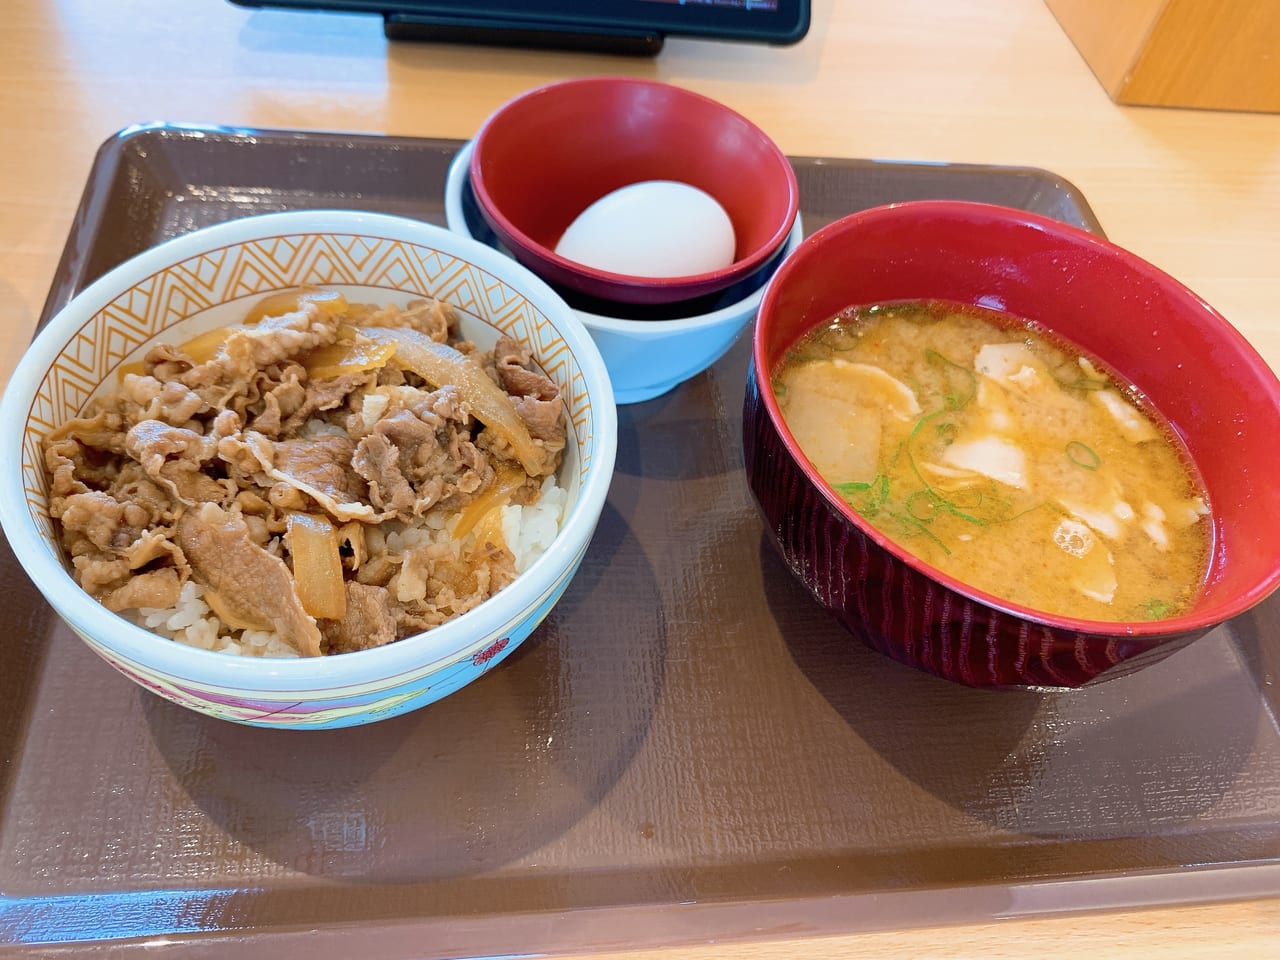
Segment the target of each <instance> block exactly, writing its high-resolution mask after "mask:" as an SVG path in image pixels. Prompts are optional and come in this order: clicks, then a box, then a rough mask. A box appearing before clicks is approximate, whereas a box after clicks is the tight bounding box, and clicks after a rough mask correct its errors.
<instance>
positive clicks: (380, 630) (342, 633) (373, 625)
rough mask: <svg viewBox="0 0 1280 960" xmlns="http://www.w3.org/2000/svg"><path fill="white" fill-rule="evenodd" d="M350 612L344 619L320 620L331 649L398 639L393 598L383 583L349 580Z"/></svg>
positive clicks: (349, 649)
mask: <svg viewBox="0 0 1280 960" xmlns="http://www.w3.org/2000/svg"><path fill="white" fill-rule="evenodd" d="M346 591H347V612H346V613H345V614H344V615H343V618H342V619H341V620H322V621H320V627H321V631H322V632H323V634H324V643H325V650H326V652H327V653H350V652H352V651H354V650H370V649H372V648H373V647H380V646H383V645H384V644H387V643H391V642H392V641H394V640H395V639H396V621H395V617H394V616H392V613H391V609H390V607H391V604H390V598H389V597H388V596H387V591H386V590H385V589H383V588H382V587H376V586H367V585H365V584H363V583H356V582H353V581H348V582H347V585H346Z"/></svg>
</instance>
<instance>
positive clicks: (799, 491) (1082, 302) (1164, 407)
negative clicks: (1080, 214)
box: [743, 201, 1280, 687]
mask: <svg viewBox="0 0 1280 960" xmlns="http://www.w3.org/2000/svg"><path fill="white" fill-rule="evenodd" d="M933 298H937V299H948V300H957V301H961V302H963V303H969V304H974V305H976V306H985V307H992V308H996V309H1003V310H1007V311H1009V312H1011V313H1013V314H1016V315H1019V316H1022V317H1026V318H1028V319H1031V320H1035V321H1037V322H1038V323H1040V324H1042V325H1043V326H1045V327H1047V328H1048V329H1050V330H1052V331H1054V332H1056V333H1058V334H1059V335H1061V336H1063V337H1065V338H1066V339H1068V340H1070V341H1071V342H1073V343H1075V344H1076V345H1077V346H1079V347H1081V348H1083V349H1084V350H1085V351H1087V352H1088V353H1091V354H1093V355H1095V356H1097V357H1099V358H1101V359H1102V360H1104V361H1105V362H1106V363H1108V364H1109V365H1110V366H1111V367H1112V369H1113V370H1115V371H1117V372H1118V373H1119V374H1120V375H1121V376H1123V377H1124V378H1126V379H1127V380H1128V381H1129V382H1130V383H1132V384H1134V385H1135V386H1136V388H1137V389H1138V390H1139V391H1141V392H1142V393H1144V394H1145V395H1146V396H1147V397H1148V398H1149V399H1150V400H1151V402H1152V403H1153V404H1154V405H1155V407H1156V408H1157V409H1158V410H1159V411H1160V412H1161V413H1162V414H1163V415H1164V416H1165V418H1167V419H1168V420H1169V421H1170V422H1171V423H1172V425H1173V427H1174V429H1175V430H1177V432H1178V433H1179V434H1180V435H1181V436H1182V438H1183V439H1184V440H1185V442H1186V444H1187V446H1188V447H1189V449H1190V452H1191V455H1192V457H1193V458H1194V459H1195V461H1196V464H1197V466H1198V467H1199V469H1200V473H1201V475H1202V478H1203V480H1204V482H1205V486H1206V488H1207V492H1208V495H1209V501H1210V504H1211V506H1212V508H1213V525H1214V549H1213V556H1212V559H1211V561H1210V569H1209V572H1208V578H1207V584H1206V587H1205V589H1204V591H1203V595H1202V596H1201V598H1200V600H1199V601H1198V602H1197V603H1196V604H1195V605H1194V607H1193V608H1192V609H1191V610H1190V611H1188V612H1187V613H1185V614H1184V615H1181V616H1178V617H1174V618H1169V619H1164V620H1154V621H1142V622H1121V623H1112V622H1102V621H1092V620H1078V619H1071V618H1067V617H1061V616H1055V615H1050V614H1045V613H1041V612H1038V611H1035V610H1032V609H1029V608H1026V607H1021V606H1019V605H1017V604H1013V603H1009V602H1007V601H1004V600H1001V599H999V598H997V597H995V596H992V595H990V594H987V593H984V592H982V591H980V590H976V589H974V588H972V587H969V586H967V585H965V584H964V583H961V582H960V581H958V580H956V579H954V578H952V577H950V576H948V575H946V574H944V573H942V572H941V571H939V570H937V569H936V568H934V567H932V566H930V565H928V564H925V563H923V562H922V561H920V560H918V559H916V558H915V557H913V556H912V555H911V554H910V553H908V552H907V551H905V550H903V549H902V548H901V547H899V546H897V545H896V544H894V543H892V542H891V541H890V540H888V539H887V538H885V537H884V536H883V535H881V534H880V533H879V532H878V531H876V530H875V529H873V528H872V527H871V526H870V525H869V524H867V523H866V522H865V521H863V520H862V519H861V518H860V517H859V516H858V514H857V513H855V512H854V511H853V510H852V509H851V508H850V507H848V506H847V505H846V504H845V503H844V502H843V501H842V500H841V498H840V497H839V496H837V495H836V493H835V492H834V491H833V490H832V489H831V487H830V486H829V485H828V484H827V483H826V482H824V481H823V480H822V479H821V478H820V477H819V476H818V474H817V473H816V471H815V470H814V469H813V466H812V465H811V464H810V463H809V461H808V459H807V458H806V457H805V456H804V455H803V454H802V453H801V452H800V450H799V448H798V447H797V446H796V444H795V441H794V439H793V438H792V436H791V434H790V432H789V431H788V430H787V428H786V426H785V425H784V424H783V421H782V418H781V416H780V414H779V411H778V405H777V401H776V398H775V397H774V394H773V390H772V388H771V386H770V379H771V375H772V372H773V370H774V368H775V366H776V365H777V364H778V363H779V362H780V360H781V358H782V356H783V354H784V352H785V351H786V349H787V348H788V347H789V346H790V345H791V344H792V343H794V342H795V340H796V339H797V338H798V337H799V336H800V335H801V334H803V333H804V332H806V331H807V330H809V329H811V328H812V327H814V326H816V325H818V324H820V323H823V322H824V321H826V320H829V319H830V318H831V317H833V316H834V315H835V314H836V313H838V312H839V311H840V310H842V309H843V308H845V307H847V306H850V305H854V304H870V303H874V302H877V301H885V300H919V299H933ZM743 417H744V419H743V434H744V450H745V457H746V465H747V474H748V480H749V482H750V485H751V488H752V491H753V492H754V494H755V497H756V500H757V502H758V504H759V506H760V510H761V512H762V514H763V516H764V518H765V522H766V523H767V525H768V529H769V531H770V533H771V534H772V536H773V538H774V539H775V541H776V543H777V545H778V547H779V548H780V550H781V552H782V554H783V557H784V559H785V560H786V563H787V565H788V567H789V568H790V569H791V570H792V571H793V572H794V573H795V575H796V576H797V578H798V579H799V580H800V581H801V582H803V583H804V585H805V586H806V587H807V588H808V589H809V591H810V592H811V593H812V594H813V595H814V597H815V598H816V599H817V600H818V602H819V603H821V604H822V605H823V606H824V607H826V608H827V609H828V610H829V611H830V612H831V613H832V614H834V616H835V617H836V618H837V619H838V620H839V621H840V623H842V624H843V625H844V626H845V627H846V628H847V629H848V630H849V631H850V632H851V633H852V634H853V635H854V636H855V637H857V638H858V639H860V640H861V641H863V642H864V643H866V644H867V645H868V646H870V647H872V648H874V649H876V650H879V651H881V652H882V653H884V654H886V655H888V656H890V657H892V658H894V659H895V660H898V661H901V662H902V663H905V664H909V665H910V666H913V667H917V668H919V669H921V670H924V671H927V672H929V673H933V674H936V675H938V676H941V677H945V678H947V679H949V680H954V681H958V682H960V683H964V684H968V685H971V686H979V687H991V686H994V687H999V686H1035V687H1079V686H1082V685H1084V684H1086V683H1090V682H1092V681H1098V680H1105V679H1111V678H1114V677H1116V676H1122V675H1124V674H1126V673H1128V672H1131V671H1132V670H1134V669H1137V668H1138V667H1141V666H1144V665H1146V664H1149V663H1152V662H1155V661H1156V660H1159V659H1161V658H1163V657H1164V656H1166V655H1168V654H1169V653H1172V652H1173V651H1175V650H1177V649H1179V648H1180V647H1182V646H1184V645H1186V644H1187V643H1189V642H1191V641H1192V640H1194V639H1195V638H1197V637H1199V636H1201V635H1203V634H1205V633H1207V632H1208V631H1209V630H1211V629H1213V628H1214V627H1215V626H1217V625H1219V624H1221V623H1223V622H1225V621H1226V620H1229V619H1231V618H1232V617H1235V616H1237V615H1239V614H1241V613H1243V612H1245V611H1246V610H1248V609H1249V608H1250V607H1252V606H1254V605H1255V604H1257V603H1259V602H1261V601H1262V600H1263V599H1265V598H1266V597H1267V596H1268V595H1269V594H1270V593H1271V592H1272V591H1273V590H1275V589H1276V587H1277V586H1278V585H1280V483H1278V482H1277V479H1276V478H1277V477H1280V442H1278V441H1277V438H1278V437H1280V382H1278V381H1277V379H1276V376H1275V374H1274V373H1273V372H1272V371H1271V369H1270V368H1269V367H1268V366H1267V364H1266V362H1265V361H1264V360H1263V359H1262V358H1261V357H1260V356H1259V355H1258V353H1257V352H1256V351H1255V350H1254V349H1253V348H1252V347H1251V346H1250V345H1249V343H1248V342H1247V341H1246V340H1245V339H1244V338H1243V337H1242V336H1241V335H1240V334H1239V333H1238V332H1237V331H1236V330H1235V328H1233V327H1232V326H1231V325H1230V324H1229V323H1228V322H1227V321H1226V320H1225V319H1223V317H1222V316H1221V315H1220V314H1218V313H1217V312H1216V311H1215V310H1214V309H1213V308H1212V307H1210V306H1209V305H1208V304H1206V303H1205V302H1204V301H1203V300H1201V299H1200V298H1199V297H1197V296H1196V295H1195V294H1194V293H1192V292H1191V291H1190V290H1188V289H1187V288H1186V287H1184V286H1183V285H1182V284H1180V283H1179V282H1178V281H1176V280H1174V279H1173V278H1172V277H1170V276H1168V275H1167V274H1165V273H1163V272H1162V271H1160V270H1158V269H1157V268H1156V267H1154V266H1152V265H1151V264H1149V263H1147V262H1146V261H1144V260H1142V259H1140V258H1138V257H1137V256H1135V255H1133V254H1132V253H1129V252H1127V251H1125V250H1122V249H1121V248H1119V247H1117V246H1115V245H1114V244H1112V243H1109V242H1107V241H1105V240H1103V239H1100V238H1098V237H1096V236H1094V235H1092V234H1090V233H1087V232H1085V231H1082V230H1079V229H1076V228H1074V227H1070V226H1066V225H1064V224H1061V223H1058V222H1056V221H1053V220H1049V219H1046V218H1044V217H1040V216H1036V215H1033V214H1028V213H1024V212H1022V211H1018V210H1011V209H1006V208H1004V207H997V206H990V205H986V204H974V203H960V202H947V201H925V202H918V203H904V204H895V205H891V206H886V207H878V208H875V209H872V210H867V211H863V212H861V213H856V214H853V215H851V216H849V217H846V218H844V219H843V220H839V221H837V222H835V223H833V224H831V225H829V226H827V227H825V228H824V229H822V230H820V231H818V232H817V233H815V234H814V235H813V236H811V237H809V238H808V239H807V240H806V241H805V242H804V243H803V244H801V246H800V248H799V249H798V250H797V251H796V252H795V253H793V254H792V255H791V256H790V257H789V258H788V259H787V260H786V262H785V263H784V264H783V265H782V267H781V268H780V269H779V271H778V273H777V274H776V276H775V277H774V279H773V280H772V281H771V283H770V286H769V288H768V290H767V291H766V293H765V296H764V299H763V301H762V303H761V308H760V314H759V319H758V321H757V325H756V330H755V342H754V347H753V354H752V368H751V373H750V375H749V381H748V385H747V398H746V402H745V406H744V414H743Z"/></svg>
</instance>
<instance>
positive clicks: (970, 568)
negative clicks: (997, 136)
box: [773, 301, 1212, 621]
mask: <svg viewBox="0 0 1280 960" xmlns="http://www.w3.org/2000/svg"><path fill="white" fill-rule="evenodd" d="M773 386H774V391H775V394H776V396H777V398H778V405H779V407H780V409H781V411H782V415H783V419H784V420H785V421H786V423H787V426H788V428H789V429H790V430H791V433H792V435H793V436H794V437H795V439H796V442H797V443H798V444H799V445H800V448H801V449H802V450H803V451H804V453H805V455H806V456H808V458H809V459H810V461H812V462H813V464H814V466H815V467H816V468H817V470H818V471H819V472H820V473H821V474H822V476H823V478H824V479H826V480H827V481H828V482H829V483H830V484H831V485H832V486H833V487H834V488H835V490H836V491H837V492H838V493H839V494H840V496H842V497H843V498H844V499H845V501H846V502H847V503H848V504H849V505H850V506H851V507H852V508H853V509H854V510H855V511H857V512H858V513H859V514H861V515H862V516H863V517H864V518H865V519H866V520H867V521H868V522H869V523H871V524H872V525H873V526H874V527H875V528H876V529H877V530H879V531H881V532H882V533H883V534H884V535H886V536H887V537H889V538H890V539H892V540H893V541H894V542H896V543H898V544H899V545H900V546H902V547H904V548H905V549H907V550H909V551H911V552H912V553H914V554H915V555H916V556H918V557H919V558H920V559H922V560H924V561H925V562H927V563H929V564H932V565H933V566H935V567H937V568H939V569H940V570H942V571H944V572H946V573H948V574H950V575H952V576H954V577H955V578H957V579H959V580H961V581H963V582H964V583H967V584H970V585H972V586H974V587H977V588H979V589H981V590H984V591H986V592H988V593H991V594H994V595H996V596H999V597H1002V598H1004V599H1006V600H1010V601H1013V602H1015V603H1018V604H1022V605H1024V606H1028V607H1032V608H1034V609H1038V610H1042V611H1045V612H1049V613H1056V614H1061V615H1065V616H1072V617H1081V618H1085V619H1092V620H1112V621H1115V620H1141V619H1160V618H1164V617H1169V616H1174V615H1176V614H1179V613H1181V612H1183V611H1185V610H1186V609H1187V608H1188V607H1189V606H1190V605H1191V603H1192V602H1193V601H1194V600H1195V598H1196V596H1197V595H1198V593H1199V591H1200V589H1201V587H1202V584H1203V581H1204V578H1205V573H1206V569H1207V565H1208V558H1209V554H1210V549H1211V541H1212V533H1211V529H1212V528H1211V523H1210V520H1209V505H1208V503H1207V501H1206V496H1205V492H1204V489H1203V486H1202V484H1201V483H1200V481H1199V478H1198V475H1197V474H1196V471H1195V469H1194V467H1193V466H1192V464H1191V460H1190V457H1189V456H1188V454H1187V452H1186V449H1185V447H1184V446H1183V445H1182V443H1181V441H1179V440H1178V439H1177V437H1176V435H1175V434H1174V432H1173V430H1172V429H1171V428H1170V427H1169V425H1168V424H1167V423H1166V422H1165V421H1164V420H1163V419H1162V418H1160V417H1159V415H1158V414H1157V413H1156V412H1155V411H1154V410H1152V409H1150V407H1149V406H1148V405H1146V404H1145V403H1144V402H1143V401H1142V399H1141V398H1140V397H1138V396H1136V395H1135V394H1133V393H1132V392H1131V391H1129V390H1128V389H1126V388H1125V387H1124V386H1122V385H1121V384H1120V383H1119V382H1118V381H1117V379H1116V378H1115V377H1114V376H1112V375H1111V374H1110V373H1109V372H1108V371H1107V370H1106V369H1105V368H1104V367H1103V366H1102V365H1101V364H1100V363H1099V362H1098V361H1097V360H1095V359H1092V358H1090V357H1088V356H1085V355H1083V354H1082V353H1081V351H1079V350H1078V349H1076V348H1074V347H1072V346H1070V345H1068V344H1065V343H1063V342H1062V341H1061V340H1059V339H1057V338H1055V337H1051V336H1049V335H1048V334H1047V333H1046V332H1045V331H1043V330H1039V329H1037V328H1036V326H1035V325H1034V324H1033V323H1030V322H1028V321H1025V320H1022V319H1020V318H1017V317H1013V316H1011V315H1008V314H1004V313H1000V312H997V311H991V310H983V309H979V308H976V307H970V306H967V305H962V304H955V303H948V302H944V301H922V302H903V303H886V304H876V305H871V306H867V307H851V308H849V309H847V310H845V311H843V312H841V313H840V314H839V315H838V316H837V317H835V318H834V319H833V320H832V321H831V322H830V323H829V324H827V325H825V326H822V327H819V328H818V329H816V330H814V331H812V332H811V333H810V334H808V335H806V336H805V337H804V338H802V339H801V340H800V341H799V342H798V343H797V344H796V345H795V346H794V347H792V348H791V350H789V351H788V353H787V355H786V357H785V358H784V360H783V362H782V363H781V364H780V365H779V366H778V369H777V372H776V374H775V376H774V380H773Z"/></svg>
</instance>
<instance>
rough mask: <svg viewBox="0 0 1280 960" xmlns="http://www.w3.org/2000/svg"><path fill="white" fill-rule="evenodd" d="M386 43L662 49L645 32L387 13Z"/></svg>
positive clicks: (659, 38) (633, 52)
mask: <svg viewBox="0 0 1280 960" xmlns="http://www.w3.org/2000/svg"><path fill="white" fill-rule="evenodd" d="M382 29H383V32H384V33H385V34H386V37H387V39H388V40H408V41H418V42H422V41H426V42H429V43H465V44H472V45H477V46H490V47H494V46H496V47H538V48H542V49H549V50H573V51H577V52H587V53H613V54H623V55H625V56H632V57H652V56H654V55H655V54H657V53H658V51H660V50H661V49H662V42H663V39H664V37H663V35H662V34H661V33H655V32H653V31H646V30H621V29H620V30H617V31H613V30H610V31H609V32H608V33H591V32H583V31H581V30H576V29H569V28H563V29H562V28H560V27H557V26H555V25H554V24H548V23H538V22H534V21H520V20H463V19H459V18H453V17H422V16H410V15H408V14H399V13H389V14H386V15H385V17H384V18H383V28H382Z"/></svg>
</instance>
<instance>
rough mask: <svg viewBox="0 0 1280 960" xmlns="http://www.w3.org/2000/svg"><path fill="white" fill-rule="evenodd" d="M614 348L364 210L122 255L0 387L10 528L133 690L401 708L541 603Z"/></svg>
mask: <svg viewBox="0 0 1280 960" xmlns="http://www.w3.org/2000/svg"><path fill="white" fill-rule="evenodd" d="M615 438H616V420H615V412H614V405H613V399H612V394H611V390H610V387H609V383H608V379H607V376H606V375H605V373H604V368H603V364H602V362H601V360H600V357H599V354H598V352H597V351H596V349H595V347H594V345H593V344H592V342H591V340H590V338H589V337H588V336H587V334H586V333H585V331H584V330H583V328H582V327H581V326H580V325H579V323H578V322H577V321H576V320H575V319H574V318H573V317H572V315H571V313H570V311H569V310H568V308H567V307H566V306H565V305H564V303H563V301H561V300H560V298H559V297H557V296H556V295H555V294H554V293H552V292H551V291H550V290H549V288H547V287H546V286H545V285H544V284H543V283H542V282H541V281H539V280H538V279H537V278H535V277H534V276H533V275H532V274H530V273H528V272H527V271H526V270H525V269H524V268H522V267H520V266H518V265H517V264H514V263H513V262H512V261H511V260H509V259H508V258H506V257H503V256H501V255H500V254H497V253H495V252H494V251H492V250H489V249H488V248H486V247H484V246H482V245H480V244H478V243H473V242H469V241H467V240H465V239H463V238H459V237H457V236H456V235H454V234H451V233H449V232H448V231H446V230H443V229H440V228H436V227H433V226H430V225H426V224H422V223H418V222H416V221H411V220H405V219H400V218H395V217H386V216H380V215H373V214H358V213H345V212H300V213H286V214H270V215H266V216H261V217H253V218H248V219H245V220H239V221H234V222H231V223H226V224H221V225H219V226H215V227H209V228H206V229H204V230H200V231H197V232H195V233H192V234H189V235H186V236H183V237H180V238H177V239H175V240H171V241H169V242H168V243H165V244H162V245H160V246H158V247H156V248H154V249H152V250H150V251H147V252H146V253H144V254H141V255H140V256H138V257H136V258H134V259H133V260H131V261H129V262H127V263H125V264H123V265H122V266H120V267H118V268H116V269H115V270H113V271H111V272H110V273H108V274H107V275H106V276H104V277H103V278H102V279H100V280H99V281H97V282H96V283H94V284H93V285H92V286H90V287H89V288H88V289H86V290H85V291H84V292H83V293H81V294H80V295H79V296H77V297H76V298H75V299H74V300H73V301H72V302H71V303H70V304H68V305H67V306H66V307H65V308H64V309H63V310H62V311H61V312H59V314H58V315H57V316H55V317H54V318H53V319H52V320H51V321H50V323H49V324H48V326H47V327H46V328H45V329H44V330H43V331H41V333H40V334H39V336H38V337H37V338H36V340H35V342H34V343H33V345H32V347H31V348H30V350H29V351H28V353H27V354H26V355H25V356H24V358H23V359H22V361H21V362H20V364H19V367H18V369H17V370H16V372H15V373H14V376H13V379H12V381H11V383H10V385H9V387H8V389H7V391H6V393H5V396H4V400H3V427H2V428H0V443H3V445H4V447H3V448H4V450H5V451H6V456H5V458H4V466H3V469H4V471H5V475H4V480H3V484H2V486H3V491H0V518H2V519H3V523H4V529H5V533H6V535H7V537H8V539H9V542H10V545H11V546H12V548H13V550H14V552H15V554H16V555H17V557H18V559H19V560H20V561H21V563H22V564H23V566H24V568H25V569H26V570H27V572H28V574H29V575H30V576H31V578H32V580H33V581H34V582H35V584H36V585H37V587H38V588H39V589H40V590H41V592H42V593H43V594H44V596H45V598H46V599H47V600H48V602H49V603H50V604H51V606H53V608H54V609H55V610H56V611H57V613H58V614H59V615H60V616H61V617H62V618H63V619H64V620H65V621H66V622H67V623H68V624H69V625H70V626H71V627H72V629H74V630H75V632H76V633H78V634H79V635H80V636H81V637H82V638H83V639H84V640H85V642H86V643H87V644H88V645H89V646H90V647H91V648H92V649H93V650H94V651H95V652H97V653H98V654H99V655H101V656H102V657H103V658H104V659H106V660H107V661H108V662H110V663H111V664H112V665H113V666H115V667H116V668H117V669H119V670H120V671H121V672H122V673H124V674H125V675H127V676H129V677H131V678H132V679H134V680H136V681H137V682H138V683H140V684H142V685H143V686H144V687H147V688H149V689H151V690H153V691H155V692H157V693H159V694H161V695H162V696H165V697H167V698H169V699H170V700H173V701H175V702H177V703H180V704H182V705H183V706H187V707H190V708H192V709H195V710H199V711H203V712H205V713H209V714H212V715H214V716H218V717H223V718H226V719H230V720H235V721H240V722H245V723H250V724H257V725H263V726H282V727H290V726H291V727H330V726H344V725H350V724H356V723H364V722H368V721H371V720H376V719H380V718H383V717H389V716H393V715H395V714H398V713H403V712H405V711H408V710H412V709H415V708H417V707H420V706H423V705H425V704H427V703H430V702H432V701H434V700H437V699H439V698H440V697H443V696H445V695H447V694H449V693H451V692H453V691H454V690H457V689H458V688H459V687H461V686H463V685H464V684H466V683H468V682H470V681H471V680H474V679H476V678H477V677H479V676H480V675H481V674H483V673H484V672H485V671H486V670H489V669H492V668H493V667H494V666H496V665H497V664H498V663H499V662H500V661H501V660H502V659H503V658H504V657H506V656H507V655H509V654H510V653H511V651H512V650H513V649H515V647H516V646H517V645H518V644H520V643H521V642H522V641H523V640H524V639H525V638H526V637H527V636H528V634H529V633H530V632H531V631H532V630H533V629H534V627H536V626H537V625H538V623H539V622H540V621H541V620H542V619H543V618H544V617H545V616H546V615H547V613H548V612H549V610H550V609H551V607H552V606H553V605H554V603H555V602H556V600H557V599H558V598H559V597H560V595H561V594H562V593H563V591H564V590H565V588H566V586H567V584H568V582H569V580H570V578H571V577H572V576H573V574H574V572H575V570H576V569H577V567H578V565H579V563H580V561H581V560H582V557H583V554H584V553H585V551H586V548H587V545H588V543H589V541H590V539H591V535H592V533H593V531H594V528H595V524H596V521H597V519H598V517H599V514H600V511H601V509H602V507H603V503H604V497H605V493H606V491H607V487H608V482H609V478H610V475H611V472H612V465H613V458H614V445H615V442H616V440H615Z"/></svg>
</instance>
